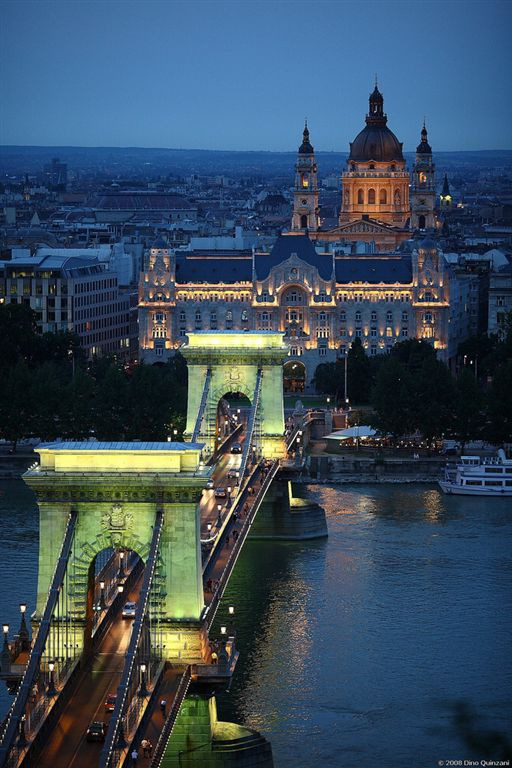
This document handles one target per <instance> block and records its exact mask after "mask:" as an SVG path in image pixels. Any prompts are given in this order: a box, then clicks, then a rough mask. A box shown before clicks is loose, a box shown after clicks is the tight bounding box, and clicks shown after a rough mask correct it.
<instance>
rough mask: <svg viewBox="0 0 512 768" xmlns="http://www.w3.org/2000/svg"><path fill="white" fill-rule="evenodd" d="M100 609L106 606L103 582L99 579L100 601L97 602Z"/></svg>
mask: <svg viewBox="0 0 512 768" xmlns="http://www.w3.org/2000/svg"><path fill="white" fill-rule="evenodd" d="M99 607H100V611H102V610H103V609H104V608H106V607H107V603H106V600H105V582H104V581H100V602H99Z"/></svg>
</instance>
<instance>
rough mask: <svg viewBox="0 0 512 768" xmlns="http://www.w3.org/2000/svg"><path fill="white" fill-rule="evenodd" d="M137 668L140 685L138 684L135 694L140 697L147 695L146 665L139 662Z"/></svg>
mask: <svg viewBox="0 0 512 768" xmlns="http://www.w3.org/2000/svg"><path fill="white" fill-rule="evenodd" d="M139 669H140V686H139V690H138V691H137V695H138V696H141V697H143V696H148V694H149V691H148V689H147V686H146V665H145V664H141V665H140V667H139Z"/></svg>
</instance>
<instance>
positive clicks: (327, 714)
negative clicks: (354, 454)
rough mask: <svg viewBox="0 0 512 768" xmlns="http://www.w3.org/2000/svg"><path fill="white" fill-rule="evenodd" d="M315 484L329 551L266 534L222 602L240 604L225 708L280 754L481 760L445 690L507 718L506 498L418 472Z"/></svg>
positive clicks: (395, 765) (509, 549) (293, 765)
mask: <svg viewBox="0 0 512 768" xmlns="http://www.w3.org/2000/svg"><path fill="white" fill-rule="evenodd" d="M309 492H310V494H311V496H312V497H314V499H315V500H316V501H318V502H319V503H320V504H323V506H324V507H325V509H326V512H327V518H328V526H329V539H328V540H327V541H326V542H325V544H324V545H323V546H321V547H320V549H317V550H315V549H314V548H313V549H311V548H307V547H304V546H303V545H300V544H299V545H283V544H279V543H271V542H265V543H259V542H255V543H253V544H251V548H252V549H251V551H250V552H249V550H247V552H246V553H244V554H243V555H242V556H241V558H240V560H239V563H238V566H237V571H236V573H235V574H234V579H233V581H232V583H231V585H230V593H229V598H228V600H227V601H226V604H228V602H229V601H231V602H235V603H239V604H240V605H241V606H245V607H243V608H242V612H243V613H244V615H243V617H240V623H239V635H238V640H239V645H240V648H241V659H240V662H239V668H238V671H237V675H236V678H235V681H234V683H233V688H232V693H231V695H230V696H229V697H224V698H223V700H222V701H221V703H220V707H221V710H222V711H223V712H224V716H225V717H226V718H229V719H234V720H238V721H240V722H245V723H246V724H247V725H249V726H251V725H252V726H253V727H256V728H258V729H260V730H262V731H263V732H264V733H265V734H266V735H267V736H268V737H269V738H270V740H271V742H272V745H273V750H274V756H275V762H276V768H309V766H311V765H314V764H315V763H317V762H321V763H322V765H324V766H328V767H332V768H355V767H356V766H357V768H373V766H376V765H379V766H383V767H384V768H411V766H414V768H416V767H417V766H419V767H420V768H422V767H423V766H425V768H427V766H428V768H430V766H432V765H436V764H437V761H438V760H439V759H441V753H442V754H443V755H448V754H449V755H452V756H453V755H455V754H464V756H465V757H466V758H468V759H470V758H473V756H477V757H478V756H479V757H480V758H484V757H485V755H481V754H480V753H479V749H480V751H481V747H479V746H478V744H477V743H476V742H475V744H474V745H473V746H468V745H467V744H466V743H463V741H464V740H463V735H462V734H461V732H460V729H459V731H457V729H456V728H454V727H453V722H452V720H453V718H452V720H450V717H448V715H447V709H446V705H445V703H443V704H441V703H440V702H441V701H443V702H445V701H446V698H447V696H448V695H449V696H450V697H451V701H452V702H453V701H456V700H459V701H464V702H466V703H467V704H468V705H470V706H471V707H474V708H475V710H477V711H479V712H482V711H485V710H486V709H487V711H489V712H491V713H492V715H491V716H490V721H489V722H487V728H488V729H492V727H493V726H494V727H495V729H496V730H498V731H499V730H500V726H502V725H503V723H504V722H505V721H506V720H508V718H510V715H511V709H512V707H511V699H510V694H509V690H510V680H511V675H512V669H511V662H510V659H511V658H512V646H511V641H510V634H509V627H508V624H509V618H508V617H509V615H510V613H511V610H512V604H511V595H512V590H511V586H512V557H511V553H512V519H511V516H510V512H509V510H508V506H509V505H508V504H507V503H506V501H505V500H501V499H499V500H494V499H493V500H492V501H493V502H494V503H493V504H490V503H489V502H484V503H482V499H475V500H473V499H471V500H470V502H473V501H476V504H472V503H468V500H467V499H464V498H460V499H454V498H451V497H445V496H443V495H442V493H441V492H440V491H438V489H437V488H435V487H431V486H420V485H416V486H413V485H410V486H409V485H407V486H403V485H402V486H352V487H346V486H341V487H340V486H338V487H328V486H316V485H315V486H311V487H310V489H309ZM504 501H505V503H503V502H504ZM247 573H250V574H252V575H253V576H254V574H256V573H257V578H255V579H253V578H251V577H250V578H249V581H250V583H251V590H250V591H246V590H245V581H246V577H247ZM246 621H247V622H248V623H245V622H246ZM447 718H448V719H447ZM447 723H451V725H450V726H449V727H447ZM501 730H503V728H501ZM505 730H506V729H505ZM434 731H435V732H436V734H437V735H436V737H435V738H434V737H433V736H432V734H433V733H434Z"/></svg>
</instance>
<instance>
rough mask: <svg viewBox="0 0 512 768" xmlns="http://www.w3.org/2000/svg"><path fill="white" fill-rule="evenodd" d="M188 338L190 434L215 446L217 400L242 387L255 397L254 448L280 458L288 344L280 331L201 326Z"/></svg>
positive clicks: (250, 395) (271, 456) (187, 431)
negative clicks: (212, 328)
mask: <svg viewBox="0 0 512 768" xmlns="http://www.w3.org/2000/svg"><path fill="white" fill-rule="evenodd" d="M188 339H189V341H188V344H186V345H185V346H184V347H182V348H181V352H182V353H183V355H184V357H185V358H186V360H187V364H188V377H189V378H188V409H187V427H186V433H185V434H186V435H187V437H188V439H192V438H193V439H194V441H198V442H201V443H205V444H206V446H207V448H208V450H209V451H210V452H211V451H213V450H215V448H216V438H217V437H218V433H217V430H218V423H217V410H218V405H219V401H220V400H221V399H222V398H223V397H224V395H226V394H228V393H238V392H240V393H242V394H244V395H245V396H246V397H247V398H248V399H249V401H250V403H251V406H253V405H254V398H255V395H256V397H257V408H256V414H255V428H254V433H253V443H255V444H256V445H257V448H258V451H259V452H260V453H261V455H262V456H264V457H265V458H269V459H276V458H282V457H284V456H285V455H286V450H285V444H284V402H283V363H284V361H285V360H286V357H287V355H288V347H287V345H286V344H285V342H284V340H283V334H282V333H276V332H273V331H202V332H197V333H189V334H188ZM260 372H261V373H260ZM259 373H260V379H261V382H260V383H259V381H258V378H259V377H258V374H259Z"/></svg>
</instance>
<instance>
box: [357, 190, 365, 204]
mask: <svg viewBox="0 0 512 768" xmlns="http://www.w3.org/2000/svg"><path fill="white" fill-rule="evenodd" d="M363 203H364V192H363V190H362V189H358V190H357V204H358V205H363Z"/></svg>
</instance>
